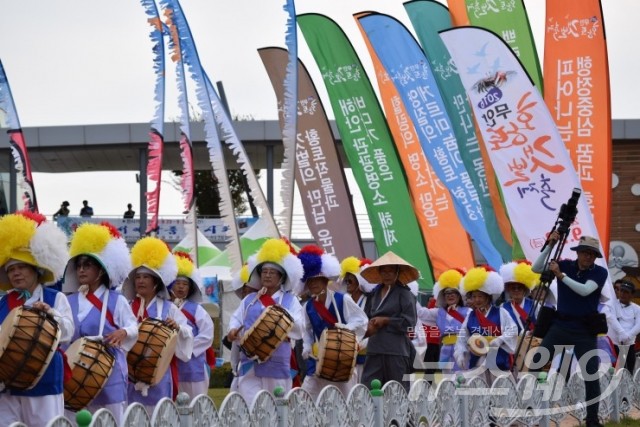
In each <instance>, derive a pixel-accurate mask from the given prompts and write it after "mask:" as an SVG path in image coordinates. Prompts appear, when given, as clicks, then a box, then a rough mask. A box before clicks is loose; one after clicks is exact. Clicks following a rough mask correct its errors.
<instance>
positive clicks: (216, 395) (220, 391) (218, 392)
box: [209, 388, 229, 410]
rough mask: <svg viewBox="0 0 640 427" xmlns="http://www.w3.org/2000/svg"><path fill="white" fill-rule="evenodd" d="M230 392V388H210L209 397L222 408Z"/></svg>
mask: <svg viewBox="0 0 640 427" xmlns="http://www.w3.org/2000/svg"><path fill="white" fill-rule="evenodd" d="M227 394H229V389H228V388H210V389H209V397H210V398H211V399H212V400H213V402H214V403H215V404H216V409H218V410H220V406H222V401H223V400H224V398H225V397H227Z"/></svg>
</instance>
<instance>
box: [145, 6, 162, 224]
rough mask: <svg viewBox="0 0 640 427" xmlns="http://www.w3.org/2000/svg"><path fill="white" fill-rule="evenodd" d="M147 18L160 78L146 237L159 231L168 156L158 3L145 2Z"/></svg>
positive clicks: (151, 144)
mask: <svg viewBox="0 0 640 427" xmlns="http://www.w3.org/2000/svg"><path fill="white" fill-rule="evenodd" d="M141 3H142V7H143V8H144V11H145V13H146V14H147V22H148V23H149V25H150V26H151V31H150V32H149V38H150V39H151V42H152V43H153V48H152V51H153V71H154V73H155V75H156V80H155V85H154V91H153V93H154V97H153V99H154V101H155V106H154V112H153V119H152V120H151V130H150V131H149V144H148V148H147V157H148V160H147V180H148V181H149V182H150V183H151V184H152V185H153V186H154V188H153V189H152V190H150V191H147V193H146V197H147V218H149V220H148V221H149V222H148V223H147V229H146V230H145V234H150V233H153V232H157V231H158V215H159V213H160V187H161V185H160V180H161V178H162V155H163V153H164V136H163V135H164V97H165V90H164V83H165V78H164V76H165V72H164V41H163V30H162V21H161V20H160V16H159V14H158V8H157V6H156V3H155V1H154V0H141Z"/></svg>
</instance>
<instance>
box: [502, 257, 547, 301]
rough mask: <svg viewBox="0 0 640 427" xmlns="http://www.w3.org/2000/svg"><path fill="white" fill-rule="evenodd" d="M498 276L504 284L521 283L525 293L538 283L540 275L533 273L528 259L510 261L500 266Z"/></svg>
mask: <svg viewBox="0 0 640 427" xmlns="http://www.w3.org/2000/svg"><path fill="white" fill-rule="evenodd" d="M500 276H502V281H503V282H504V284H505V285H506V284H507V283H519V284H521V285H523V286H524V287H525V288H526V290H527V293H529V292H530V291H531V289H533V288H534V287H535V286H536V285H537V284H538V283H540V275H539V274H538V273H534V272H533V270H532V269H531V264H530V263H529V262H528V261H512V262H508V263H506V264H503V265H502V266H501V267H500Z"/></svg>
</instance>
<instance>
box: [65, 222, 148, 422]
mask: <svg viewBox="0 0 640 427" xmlns="http://www.w3.org/2000/svg"><path fill="white" fill-rule="evenodd" d="M69 255H70V256H71V259H70V260H69V262H68V263H67V268H66V269H65V274H64V284H63V285H62V291H63V292H65V293H67V294H69V293H71V295H69V304H70V305H71V310H72V312H73V320H74V323H75V331H74V334H73V339H72V342H73V341H75V340H77V339H78V338H81V337H87V336H88V337H102V338H103V342H104V343H105V344H107V345H109V346H110V347H111V351H112V354H113V355H114V356H115V365H114V367H113V370H112V371H111V375H110V376H109V379H108V380H107V383H106V384H105V386H104V388H103V389H102V391H100V393H98V395H97V396H96V397H95V398H94V400H93V401H92V402H91V404H90V405H89V407H87V408H86V409H88V410H89V411H91V412H94V411H97V410H98V409H100V408H107V409H108V410H109V411H110V412H111V413H112V414H113V416H114V417H115V419H116V421H117V422H118V424H120V423H121V422H122V419H123V415H124V411H125V410H126V408H127V404H128V399H127V384H128V382H129V380H128V375H129V374H128V369H127V358H126V353H127V352H128V351H129V350H130V349H131V347H133V345H134V344H135V342H136V339H137V337H138V322H136V318H135V316H134V315H133V312H132V311H131V306H130V305H129V303H128V302H127V299H126V298H125V297H124V296H123V295H121V294H120V293H119V292H116V291H115V290H113V289H114V288H116V287H118V286H120V285H121V284H122V282H123V281H124V279H125V278H126V277H127V273H128V272H129V270H131V261H130V259H129V249H128V248H127V244H126V243H125V241H124V239H123V238H122V236H120V233H118V230H116V229H115V227H114V226H113V225H111V224H109V223H107V222H103V223H101V224H91V223H88V222H86V223H84V224H82V225H80V226H79V227H78V228H77V230H76V231H75V232H74V234H73V237H72V238H71V245H70V248H69ZM104 304H106V307H105V306H104ZM73 417H74V415H71V416H70V417H69V418H73Z"/></svg>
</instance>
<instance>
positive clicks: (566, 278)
mask: <svg viewBox="0 0 640 427" xmlns="http://www.w3.org/2000/svg"><path fill="white" fill-rule="evenodd" d="M559 239H560V234H559V233H558V232H557V231H553V232H552V233H551V234H550V235H549V240H548V242H547V243H548V245H547V247H546V248H545V250H544V251H543V252H542V253H541V254H540V256H539V257H538V259H537V260H536V262H535V263H534V264H533V266H532V270H533V271H534V272H536V273H542V272H543V270H544V269H545V265H544V263H545V261H546V259H547V257H548V255H549V253H550V251H551V249H552V248H553V246H554V245H555V244H556V243H557V242H558V240H559ZM571 250H573V251H576V252H577V255H578V258H577V259H576V260H562V261H556V260H551V261H550V262H549V270H550V271H551V273H552V274H553V275H554V276H555V277H556V279H557V281H558V289H557V293H558V298H557V300H558V309H557V312H556V316H555V320H554V322H553V323H552V325H551V327H550V328H549V331H548V332H547V334H546V335H545V336H544V338H543V340H542V344H541V345H540V348H542V347H544V348H546V349H547V350H548V351H549V354H551V355H552V354H553V350H554V348H555V346H556V345H558V346H571V345H573V346H574V354H575V356H576V358H577V359H578V362H579V363H580V369H581V370H582V372H584V373H586V376H588V377H589V381H585V389H586V390H585V391H586V400H587V402H590V404H589V405H588V406H587V424H586V425H587V427H595V426H601V425H602V424H600V423H599V422H598V399H599V396H600V383H599V380H598V378H597V376H596V373H597V371H598V358H597V357H596V350H597V348H598V346H597V341H596V336H597V333H598V332H599V331H598V329H599V328H597V326H598V320H599V318H598V303H599V301H600V293H601V291H602V288H603V286H604V284H605V282H606V280H607V277H608V272H607V270H606V269H605V268H603V267H600V266H599V265H596V264H595V261H596V258H602V254H601V253H600V243H599V242H598V239H596V238H594V237H589V236H582V237H581V238H580V241H579V242H578V246H574V247H572V248H571ZM605 324H606V323H605ZM600 326H601V324H600ZM605 332H606V330H605ZM590 351H591V352H592V353H591V354H590V355H588V359H587V358H586V357H583V356H584V355H585V354H586V353H587V352H590ZM585 359H586V360H585Z"/></svg>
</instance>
